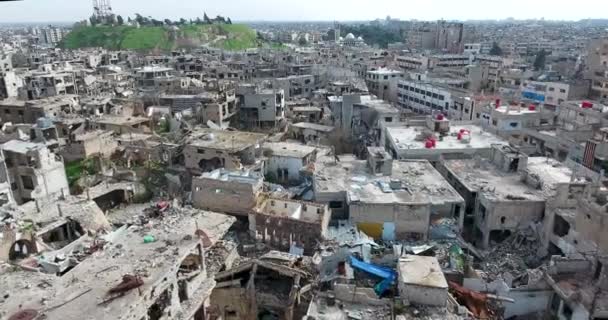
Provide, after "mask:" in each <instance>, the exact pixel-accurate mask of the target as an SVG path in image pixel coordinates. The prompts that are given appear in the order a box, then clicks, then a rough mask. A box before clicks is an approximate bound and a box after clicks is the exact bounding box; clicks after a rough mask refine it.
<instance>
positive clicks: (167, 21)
mask: <svg viewBox="0 0 608 320" xmlns="http://www.w3.org/2000/svg"><path fill="white" fill-rule="evenodd" d="M165 24H166V25H168V26H170V25H172V24H173V21H171V20H170V19H165Z"/></svg>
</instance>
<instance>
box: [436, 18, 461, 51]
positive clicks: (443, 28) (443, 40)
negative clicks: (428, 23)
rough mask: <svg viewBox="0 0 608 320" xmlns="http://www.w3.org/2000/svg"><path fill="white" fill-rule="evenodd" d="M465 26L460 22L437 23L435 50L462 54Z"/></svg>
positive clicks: (441, 21)
mask: <svg viewBox="0 0 608 320" xmlns="http://www.w3.org/2000/svg"><path fill="white" fill-rule="evenodd" d="M463 40H464V24H463V23H458V22H447V21H443V20H440V21H437V31H436V35H435V49H437V50H442V51H446V52H450V53H459V52H462V47H463V44H464V43H463Z"/></svg>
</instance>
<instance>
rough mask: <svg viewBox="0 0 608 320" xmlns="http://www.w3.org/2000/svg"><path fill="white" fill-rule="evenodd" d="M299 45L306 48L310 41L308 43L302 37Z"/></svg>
mask: <svg viewBox="0 0 608 320" xmlns="http://www.w3.org/2000/svg"><path fill="white" fill-rule="evenodd" d="M298 44H299V45H300V46H302V47H303V46H305V45H307V44H308V41H306V37H304V36H301V37H300V39H298Z"/></svg>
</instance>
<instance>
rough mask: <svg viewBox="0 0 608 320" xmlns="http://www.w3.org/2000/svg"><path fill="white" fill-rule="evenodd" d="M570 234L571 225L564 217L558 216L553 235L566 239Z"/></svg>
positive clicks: (556, 216)
mask: <svg viewBox="0 0 608 320" xmlns="http://www.w3.org/2000/svg"><path fill="white" fill-rule="evenodd" d="M569 232H570V224H569V223H568V221H566V220H565V219H564V218H562V216H560V215H558V214H556V215H555V221H554V222H553V233H554V234H555V235H556V236H558V237H564V236H566V235H567V234H568V233H569Z"/></svg>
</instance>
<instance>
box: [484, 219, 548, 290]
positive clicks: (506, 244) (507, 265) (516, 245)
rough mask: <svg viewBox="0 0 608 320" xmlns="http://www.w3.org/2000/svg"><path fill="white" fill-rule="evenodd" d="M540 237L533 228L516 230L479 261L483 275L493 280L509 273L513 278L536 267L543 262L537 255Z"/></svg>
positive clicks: (487, 279)
mask: <svg viewBox="0 0 608 320" xmlns="http://www.w3.org/2000/svg"><path fill="white" fill-rule="evenodd" d="M539 245H540V243H539V240H538V237H537V236H536V234H535V233H534V231H533V230H532V229H530V228H529V229H526V230H523V231H519V232H516V233H514V234H512V235H511V236H509V237H508V238H507V239H505V240H504V241H502V242H501V243H499V244H496V245H495V246H493V247H492V249H490V250H489V251H488V252H487V253H486V255H485V258H484V259H483V261H481V262H480V263H479V269H480V270H481V272H480V273H481V276H482V278H483V279H484V280H486V281H488V282H491V281H492V280H494V279H499V278H501V279H504V277H505V276H506V275H507V274H508V275H509V276H508V277H510V278H511V280H512V279H517V278H519V277H522V276H525V275H526V273H527V271H528V269H535V268H537V267H539V266H540V265H541V263H542V261H541V259H540V258H538V256H537V250H538V246H539Z"/></svg>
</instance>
